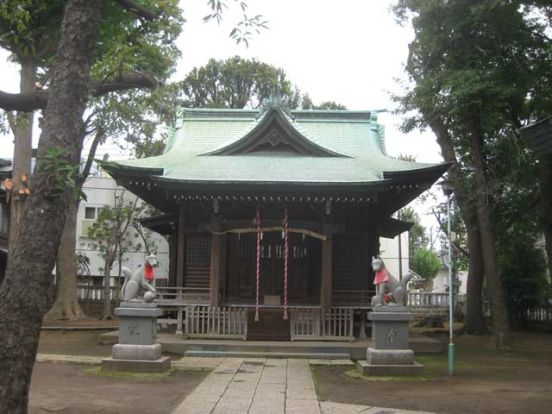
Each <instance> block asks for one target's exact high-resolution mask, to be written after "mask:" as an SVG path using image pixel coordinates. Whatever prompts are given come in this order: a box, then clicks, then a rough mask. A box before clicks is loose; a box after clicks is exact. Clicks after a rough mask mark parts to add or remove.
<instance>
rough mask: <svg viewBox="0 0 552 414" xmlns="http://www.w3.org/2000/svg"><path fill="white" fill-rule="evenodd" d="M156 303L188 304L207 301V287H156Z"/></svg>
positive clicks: (200, 303) (203, 303) (204, 303)
mask: <svg viewBox="0 0 552 414" xmlns="http://www.w3.org/2000/svg"><path fill="white" fill-rule="evenodd" d="M157 303H159V305H160V306H163V305H168V304H172V305H188V304H199V305H206V304H208V303H209V288H197V287H172V286H165V287H158V288H157Z"/></svg>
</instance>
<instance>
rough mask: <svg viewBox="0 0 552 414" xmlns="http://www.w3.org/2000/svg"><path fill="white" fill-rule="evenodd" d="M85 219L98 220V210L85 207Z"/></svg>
mask: <svg viewBox="0 0 552 414" xmlns="http://www.w3.org/2000/svg"><path fill="white" fill-rule="evenodd" d="M84 218H85V219H87V220H95V219H96V208H95V207H85V208H84Z"/></svg>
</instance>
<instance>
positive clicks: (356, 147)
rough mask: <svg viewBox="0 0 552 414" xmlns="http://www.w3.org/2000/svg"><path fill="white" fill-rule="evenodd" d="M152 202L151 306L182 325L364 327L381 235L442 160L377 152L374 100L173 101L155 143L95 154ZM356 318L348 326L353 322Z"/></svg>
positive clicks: (279, 335)
mask: <svg viewBox="0 0 552 414" xmlns="http://www.w3.org/2000/svg"><path fill="white" fill-rule="evenodd" d="M103 168H104V169H106V170H107V171H108V172H109V174H111V175H112V176H113V177H114V178H115V179H116V180H117V182H118V183H119V184H120V185H122V186H124V187H125V188H127V189H128V190H130V191H131V192H133V193H134V194H136V195H138V196H139V197H141V198H142V199H144V200H145V201H147V202H148V203H150V204H151V205H152V206H154V207H155V208H156V209H158V210H159V211H160V212H162V213H161V214H160V215H158V216H155V217H151V218H147V219H145V220H143V224H144V225H146V226H147V227H149V228H150V229H152V230H154V231H156V232H158V233H161V234H163V235H166V236H167V237H168V239H169V244H170V272H169V279H168V284H167V287H164V288H160V289H159V292H160V298H159V305H160V306H162V307H165V308H166V309H167V310H170V309H173V310H174V315H175V316H174V318H172V319H171V318H168V319H167V321H168V322H170V323H171V322H172V323H174V324H176V331H177V332H178V333H183V334H185V335H186V336H187V337H190V338H194V337H197V338H242V339H262V340H344V339H346V340H352V339H354V338H355V337H356V336H359V335H360V336H362V335H363V334H364V321H365V319H366V317H365V315H366V311H367V310H368V309H369V308H370V298H371V296H372V295H373V291H374V289H373V278H374V274H373V271H372V269H371V266H370V263H371V258H372V256H374V255H377V254H378V252H379V238H380V237H390V238H392V237H395V236H396V235H398V234H400V233H402V232H404V231H406V230H408V229H409V228H410V223H406V222H403V221H400V220H397V219H395V218H393V217H392V215H393V213H395V212H396V211H397V210H398V209H400V208H401V207H403V206H405V205H406V204H407V203H409V202H410V201H412V200H413V199H415V198H416V197H417V196H419V195H420V194H421V193H422V192H424V191H425V190H427V189H428V188H429V187H430V186H431V185H432V184H433V183H434V182H435V181H436V180H437V179H438V178H439V177H440V176H441V175H442V174H443V173H444V172H445V171H446V169H447V168H448V165H447V164H423V163H416V162H410V161H403V160H398V159H395V158H391V157H389V156H388V155H387V153H386V150H385V140H384V127H383V126H382V125H380V124H379V123H378V122H377V113H376V112H374V111H347V110H297V111H289V110H286V109H285V108H284V107H282V106H281V105H280V104H272V105H268V106H265V107H264V108H263V109H261V110H234V109H185V110H183V111H182V113H181V116H180V118H179V121H178V122H177V124H176V125H175V128H174V130H173V132H172V136H171V139H170V140H169V142H168V145H167V147H166V149H165V152H164V153H163V154H162V155H159V156H156V157H149V158H144V159H137V160H129V161H123V162H104V163H103ZM359 321H360V331H358V330H357V329H356V328H355V329H353V327H354V326H355V323H357V324H358V322H359Z"/></svg>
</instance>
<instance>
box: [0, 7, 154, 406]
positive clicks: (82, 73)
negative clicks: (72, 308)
mask: <svg viewBox="0 0 552 414" xmlns="http://www.w3.org/2000/svg"><path fill="white" fill-rule="evenodd" d="M115 3H117V4H118V5H119V6H121V7H123V8H124V9H125V10H128V11H129V12H132V13H135V14H137V15H139V16H140V21H144V20H145V21H147V20H152V19H155V18H156V16H157V13H156V12H155V11H151V10H150V9H148V8H145V7H144V6H143V4H142V3H141V2H140V3H139V2H136V1H133V0H116V1H115ZM148 3H149V2H148ZM105 5H108V6H110V5H113V3H111V2H109V3H108V2H106V1H102V0H69V1H68V2H67V4H66V7H65V12H64V16H63V20H62V25H61V31H60V39H59V42H58V46H57V52H56V55H55V61H54V64H53V65H52V68H51V71H50V77H49V79H50V83H49V88H48V90H47V92H46V93H36V92H35V93H31V94H20V95H12V94H5V93H3V94H0V107H2V108H3V109H4V110H23V111H24V110H35V109H38V108H40V107H41V106H40V105H45V110H44V118H43V123H42V125H43V128H42V134H41V136H40V140H39V144H38V156H37V164H36V168H35V174H34V176H33V181H32V183H31V192H30V195H29V197H28V199H27V202H26V204H25V206H24V207H23V210H22V213H21V223H22V224H21V227H20V231H19V232H18V233H17V234H16V238H15V241H14V243H13V244H12V245H11V246H10V250H11V251H12V256H11V258H10V261H9V263H8V267H7V270H6V277H5V280H4V282H3V283H2V285H1V286H0V331H1V332H2V335H0V364H1V366H2V371H1V372H0V412H3V413H4V412H6V413H24V412H26V411H27V401H28V391H29V385H30V378H31V373H32V369H33V365H34V360H35V355H36V350H37V346H38V337H39V334H40V328H41V323H42V318H43V316H44V314H45V313H46V311H47V310H48V307H49V306H50V304H51V299H52V287H53V283H52V275H51V272H52V268H53V265H54V262H55V256H56V253H57V249H58V246H59V242H60V239H61V234H62V231H63V227H64V224H65V219H66V215H67V198H68V194H70V192H71V191H73V190H74V187H75V176H76V174H77V171H78V165H79V161H80V153H81V145H82V141H81V139H80V138H81V136H82V134H83V129H84V122H83V118H82V116H83V113H84V110H85V107H86V104H87V99H88V97H89V93H90V91H92V94H98V93H101V92H102V91H104V92H105V91H106V89H107V90H109V88H110V87H111V88H113V86H114V85H115V84H117V82H116V81H117V79H114V80H113V82H110V81H109V79H106V81H105V82H102V83H99V84H94V83H93V82H91V81H90V72H91V68H92V66H93V61H94V56H95V52H96V45H97V39H98V34H99V31H100V26H101V22H102V13H101V12H102V10H104V12H107V11H109V7H106V8H105V9H104V7H103V6H105ZM109 17H110V16H109V15H104V17H103V19H108V18H109ZM140 21H138V20H137V23H136V25H137V26H139V25H140ZM129 84H130V83H129V82H126V83H124V84H123V85H122V86H126V87H127V88H128V87H130V86H129ZM118 86H119V87H122V86H121V83H119V84H118ZM134 86H136V84H135V83H134ZM42 107H43V106H42Z"/></svg>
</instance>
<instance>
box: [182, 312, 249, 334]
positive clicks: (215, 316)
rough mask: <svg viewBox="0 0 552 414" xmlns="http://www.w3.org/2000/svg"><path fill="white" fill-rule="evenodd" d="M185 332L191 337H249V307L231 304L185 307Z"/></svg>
mask: <svg viewBox="0 0 552 414" xmlns="http://www.w3.org/2000/svg"><path fill="white" fill-rule="evenodd" d="M185 313H186V315H185V331H184V332H185V334H186V336H187V337H190V338H240V339H245V338H246V337H247V309H244V308H238V307H231V306H221V307H215V306H204V305H190V306H186V307H185Z"/></svg>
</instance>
